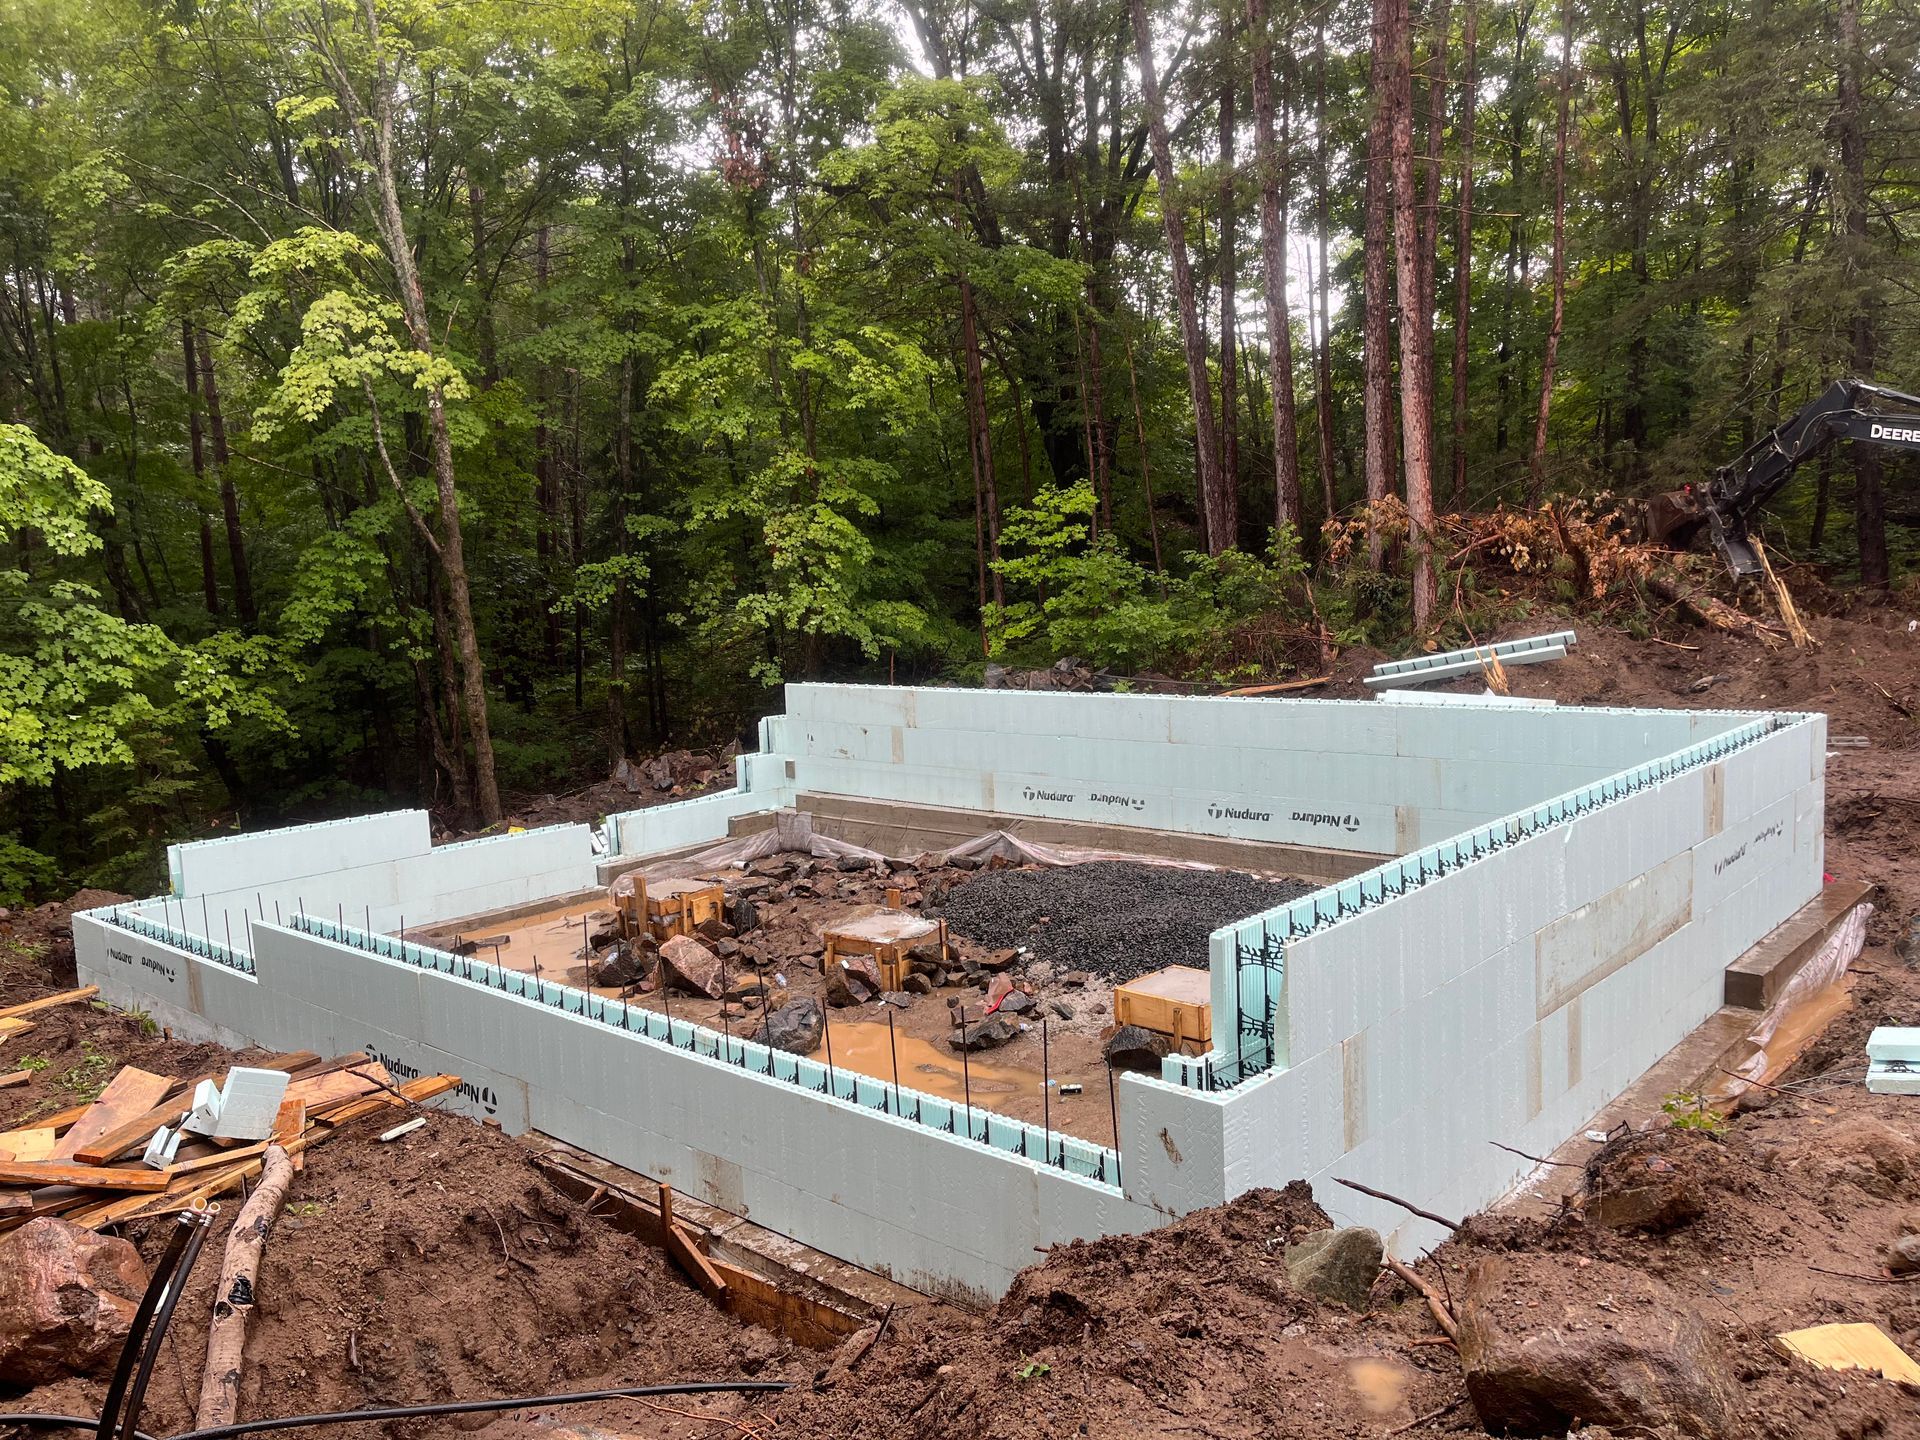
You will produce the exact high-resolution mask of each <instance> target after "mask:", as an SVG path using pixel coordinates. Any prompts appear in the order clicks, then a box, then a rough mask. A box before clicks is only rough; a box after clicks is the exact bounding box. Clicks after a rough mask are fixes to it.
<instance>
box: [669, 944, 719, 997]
mask: <svg viewBox="0 0 1920 1440" xmlns="http://www.w3.org/2000/svg"><path fill="white" fill-rule="evenodd" d="M669 985H671V986H673V987H674V988H675V989H678V990H685V991H688V992H689V993H691V994H694V995H704V996H706V998H707V999H709V1000H718V999H719V998H720V996H721V995H722V994H723V993H724V992H725V990H726V986H725V984H723V983H722V980H721V963H720V957H719V956H718V955H716V954H714V953H713V952H712V951H711V950H709V949H708V948H707V947H706V946H704V945H702V944H701V943H700V942H699V941H698V940H695V939H694V938H693V937H692V936H691V935H675V936H673V937H672V938H671V939H669V940H667V941H665V942H663V943H662V944H661V946H660V988H661V989H663V990H664V989H666V988H667V987H668V986H669Z"/></svg>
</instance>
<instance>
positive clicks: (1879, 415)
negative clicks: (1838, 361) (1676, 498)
mask: <svg viewBox="0 0 1920 1440" xmlns="http://www.w3.org/2000/svg"><path fill="white" fill-rule="evenodd" d="M1841 440H1852V441H1854V442H1856V443H1858V444H1864V445H1888V446H1891V447H1893V448H1894V449H1896V450H1912V451H1920V396H1916V395H1908V394H1904V393H1903V392H1901V391H1899V390H1889V389H1887V388H1885V387H1884V386H1880V385H1870V384H1868V383H1867V382H1866V381H1864V380H1836V381H1834V383H1833V384H1831V385H1829V386H1828V387H1827V389H1826V391H1825V392H1824V393H1823V394H1821V395H1820V397H1819V398H1818V399H1816V400H1814V401H1812V402H1810V403H1809V404H1807V405H1806V406H1804V407H1803V408H1802V409H1801V410H1800V411H1799V412H1798V413H1797V414H1795V415H1793V416H1792V417H1790V418H1789V419H1787V420H1785V421H1783V422H1781V423H1780V424H1779V425H1777V426H1775V427H1774V428H1773V430H1772V431H1770V432H1769V433H1768V434H1766V435H1765V436H1763V437H1761V438H1760V439H1759V440H1758V441H1756V442H1755V443H1754V444H1752V445H1750V446H1748V447H1747V449H1746V450H1745V451H1744V452H1743V453H1742V454H1741V455H1740V457H1739V458H1738V459H1736V460H1735V461H1733V463H1732V464H1730V465H1724V466H1722V467H1721V468H1720V469H1719V470H1718V471H1716V472H1715V473H1714V477H1713V479H1712V480H1710V481H1709V482H1708V483H1707V486H1706V493H1705V495H1704V496H1702V497H1700V498H1701V499H1702V500H1703V502H1704V507H1703V508H1704V509H1705V511H1706V516H1705V519H1706V524H1707V528H1708V531H1709V533H1710V534H1711V535H1712V536H1713V545H1714V548H1715V549H1716V550H1718V551H1719V552H1720V555H1721V558H1722V559H1724V560H1725V561H1726V562H1727V568H1728V569H1730V570H1732V571H1733V573H1734V574H1735V575H1736V576H1740V575H1753V574H1757V573H1758V572H1759V570H1760V557H1759V555H1758V554H1756V553H1755V551H1754V548H1753V542H1752V540H1751V539H1749V538H1748V535H1747V525H1748V523H1749V521H1750V520H1751V519H1752V517H1753V514H1754V512H1755V511H1757V510H1758V509H1759V508H1760V507H1761V506H1762V505H1764V504H1766V503H1767V501H1768V500H1770V499H1772V498H1773V497H1774V496H1775V495H1776V494H1778V493H1779V491H1780V489H1781V487H1782V486H1784V485H1785V484H1786V483H1787V482H1788V481H1789V480H1791V479H1793V475H1794V471H1795V470H1797V469H1798V468H1799V467H1800V466H1801V465H1802V464H1804V463H1805V462H1806V461H1808V460H1811V459H1813V458H1814V457H1815V456H1817V455H1818V454H1820V452H1821V451H1823V450H1825V449H1827V447H1829V446H1830V445H1833V444H1836V443H1837V442H1839V441H1841Z"/></svg>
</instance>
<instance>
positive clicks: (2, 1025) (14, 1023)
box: [0, 1020, 33, 1040]
mask: <svg viewBox="0 0 1920 1440" xmlns="http://www.w3.org/2000/svg"><path fill="white" fill-rule="evenodd" d="M32 1029H33V1022H32V1021H31V1020H0V1040H11V1039H13V1038H14V1037H15V1036H17V1035H25V1034H27V1033H29V1032H30V1031H31V1030H32Z"/></svg>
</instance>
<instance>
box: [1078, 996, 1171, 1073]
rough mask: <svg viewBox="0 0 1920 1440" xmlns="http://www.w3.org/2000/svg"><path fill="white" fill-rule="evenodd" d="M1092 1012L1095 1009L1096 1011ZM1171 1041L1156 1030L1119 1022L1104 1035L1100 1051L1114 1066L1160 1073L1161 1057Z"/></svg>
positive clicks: (1108, 1062)
mask: <svg viewBox="0 0 1920 1440" xmlns="http://www.w3.org/2000/svg"><path fill="white" fill-rule="evenodd" d="M1095 1013H1098V1012H1097V1011H1096V1012H1095ZM1172 1049H1173V1044H1172V1042H1171V1041H1169V1040H1168V1039H1167V1037H1166V1036H1164V1035H1162V1034H1161V1033H1160V1032H1159V1031H1158V1030H1148V1029H1147V1028H1145V1027H1144V1026H1141V1025H1122V1026H1121V1027H1120V1028H1119V1029H1118V1030H1116V1031H1114V1032H1113V1034H1112V1035H1110V1036H1108V1037H1107V1043H1106V1044H1105V1045H1104V1046H1103V1047H1102V1048H1101V1051H1100V1053H1101V1054H1102V1055H1103V1056H1105V1057H1106V1061H1107V1064H1109V1065H1111V1066H1112V1067H1113V1068H1114V1069H1116V1070H1138V1071H1140V1072H1141V1073H1142V1074H1146V1075H1158V1074H1159V1073H1160V1061H1161V1060H1162V1059H1164V1058H1165V1057H1166V1055H1167V1054H1168V1052H1169V1051H1171V1050H1172Z"/></svg>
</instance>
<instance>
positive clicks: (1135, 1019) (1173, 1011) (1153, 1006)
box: [1113, 965, 1213, 1045]
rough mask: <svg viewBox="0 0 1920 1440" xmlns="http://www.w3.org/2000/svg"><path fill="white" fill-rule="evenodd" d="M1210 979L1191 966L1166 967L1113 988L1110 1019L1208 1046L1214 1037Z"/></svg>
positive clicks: (1175, 1039) (1210, 977) (1175, 1040)
mask: <svg viewBox="0 0 1920 1440" xmlns="http://www.w3.org/2000/svg"><path fill="white" fill-rule="evenodd" d="M1212 979H1213V977H1212V976H1210V975H1209V974H1208V973H1207V972H1206V971H1205V970H1196V969H1195V968H1194V967H1193V966H1191V965H1169V966H1167V968H1166V969H1164V970H1156V971H1154V972H1153V973H1152V974H1151V975H1142V976H1141V977H1140V978H1139V979H1138V980H1129V981H1128V982H1127V983H1126V984H1124V985H1116V986H1114V987H1113V1018H1114V1019H1115V1020H1117V1021H1118V1022H1119V1023H1120V1024H1122V1025H1138V1026H1140V1027H1141V1028H1142V1029H1145V1030H1155V1031H1158V1032H1159V1033H1160V1034H1162V1035H1166V1036H1170V1037H1171V1038H1172V1040H1173V1042H1174V1043H1175V1044H1176V1045H1178V1044H1179V1043H1180V1042H1182V1041H1185V1040H1192V1041H1196V1042H1198V1043H1199V1044H1201V1045H1205V1044H1208V1043H1209V1042H1210V1041H1211V1039H1212V1037H1213V1001H1212V991H1211V987H1212Z"/></svg>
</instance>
